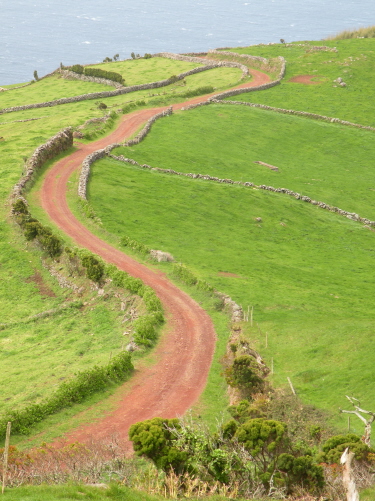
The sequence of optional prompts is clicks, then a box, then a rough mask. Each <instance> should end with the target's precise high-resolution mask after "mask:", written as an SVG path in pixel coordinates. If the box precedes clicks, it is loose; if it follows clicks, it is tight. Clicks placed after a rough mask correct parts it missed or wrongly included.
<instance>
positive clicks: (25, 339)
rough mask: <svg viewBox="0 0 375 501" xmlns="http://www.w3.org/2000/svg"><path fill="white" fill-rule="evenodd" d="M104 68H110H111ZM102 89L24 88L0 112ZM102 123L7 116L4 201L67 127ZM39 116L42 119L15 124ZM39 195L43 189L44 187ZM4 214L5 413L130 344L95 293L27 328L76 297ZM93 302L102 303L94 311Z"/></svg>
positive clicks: (49, 82)
mask: <svg viewBox="0 0 375 501" xmlns="http://www.w3.org/2000/svg"><path fill="white" fill-rule="evenodd" d="M130 63H132V62H130ZM144 63H148V65H145V64H144ZM150 63H151V64H150ZM164 63H165V65H164ZM135 65H137V68H136V70H134V71H133V73H132V75H133V76H132V78H134V81H136V82H148V81H150V69H151V70H152V71H151V76H152V78H151V80H154V79H158V78H163V77H164V76H170V74H177V73H180V72H181V71H186V70H187V69H189V68H190V67H194V66H195V65H194V64H193V65H192V64H190V63H182V62H173V61H170V60H163V59H158V65H157V68H158V70H156V69H153V60H147V61H146V60H143V61H136V62H135ZM103 67H104V68H106V69H107V66H106V65H104V66H103ZM129 71H130V66H129ZM240 74H241V73H240V70H237V69H231V68H229V69H228V68H221V69H217V70H212V71H210V72H205V73H202V74H198V75H193V76H191V77H189V78H188V79H186V85H185V86H184V87H181V86H180V83H178V84H175V85H172V86H169V87H168V88H162V89H156V90H155V92H152V93H150V92H138V93H135V94H130V95H128V96H120V97H116V98H110V99H106V100H105V102H106V104H107V105H108V106H109V109H118V108H119V107H122V106H124V105H125V104H126V103H127V102H129V101H133V100H135V99H140V98H143V99H146V100H149V99H150V97H151V98H152V99H153V100H155V99H160V100H164V102H167V100H168V99H170V97H169V96H170V94H172V93H176V92H180V91H185V90H189V89H192V88H193V89H194V88H196V87H198V86H200V85H208V84H211V85H214V86H215V87H224V88H225V87H228V86H231V85H233V84H234V83H237V81H238V79H239V77H240ZM102 88H105V89H106V90H108V89H109V90H110V87H103V86H101V85H98V84H91V83H86V82H79V81H66V80H62V79H58V78H57V77H55V76H53V77H50V78H47V79H46V80H42V81H40V82H38V83H35V84H33V85H31V86H28V87H26V88H24V89H17V90H14V91H12V92H11V93H9V94H8V93H6V92H4V93H2V94H1V98H2V102H1V104H0V107H7V106H11V105H15V104H27V103H30V102H38V101H43V100H45V99H54V98H59V97H64V96H67V95H78V94H81V93H83V92H96V91H97V90H100V89H102ZM150 94H153V95H152V96H150ZM155 94H156V97H155ZM158 95H159V97H158ZM98 116H102V112H101V111H99V110H98V109H97V106H96V104H95V102H94V101H86V102H80V103H76V104H68V105H64V106H59V107H54V108H44V109H39V110H28V111H24V112H17V113H11V114H4V115H1V117H0V136H2V137H3V140H2V141H1V142H0V151H1V155H2V163H1V167H0V171H1V176H2V183H1V187H0V196H1V197H2V199H3V200H6V199H7V197H8V195H9V193H10V191H11V188H12V186H13V185H14V184H15V183H16V182H17V181H18V179H19V177H20V175H21V173H22V170H23V164H24V160H23V159H24V158H27V157H29V156H30V155H31V154H32V152H33V151H34V149H35V148H36V147H37V146H39V145H40V144H42V143H44V142H45V141H46V140H48V139H49V138H50V137H51V136H52V135H53V134H55V133H56V132H58V131H59V130H61V128H63V127H66V126H69V125H71V126H73V127H77V126H78V125H80V124H82V123H83V122H84V121H85V120H87V119H89V118H92V117H98ZM37 117H42V118H41V119H40V120H35V121H29V122H23V123H20V122H15V121H17V120H25V119H30V118H37ZM35 189H36V190H37V189H38V184H37V185H36V188H35ZM33 200H34V197H33V196H32V197H30V201H31V202H32V201H33ZM0 211H1V220H2V222H1V224H0V235H1V239H0V251H1V266H0V314H1V323H7V324H12V325H10V326H9V327H8V328H6V329H4V330H1V331H0V359H1V363H2V369H3V370H2V376H1V377H0V382H1V383H2V385H3V383H4V382H5V381H6V382H7V386H6V390H5V391H4V392H3V394H2V397H1V398H0V412H2V411H3V410H5V409H6V408H9V407H12V408H14V407H15V406H22V405H23V404H25V403H27V402H30V401H33V402H35V401H37V400H38V399H40V398H42V397H44V396H45V395H47V394H48V393H49V392H50V391H51V390H52V389H53V388H54V385H55V384H57V383H58V382H59V381H60V380H61V379H62V378H63V377H68V376H69V375H70V374H73V373H74V372H76V371H77V370H79V369H84V368H86V367H87V365H89V364H92V363H102V362H103V363H104V362H105V361H106V360H108V357H109V356H110V353H111V352H113V350H116V349H118V348H120V347H121V344H122V341H123V339H124V338H123V337H122V331H123V326H121V318H120V317H119V315H118V304H117V303H118V301H117V300H116V299H111V300H109V301H107V302H106V307H104V304H103V303H104V302H103V301H101V300H100V299H99V298H98V296H97V294H96V293H95V292H94V293H90V292H88V293H87V294H85V296H84V297H83V298H80V299H81V300H82V301H90V304H89V305H87V306H85V307H84V308H83V309H82V310H77V309H72V310H69V312H67V311H62V312H61V313H57V314H55V315H52V316H50V317H47V318H44V319H42V320H41V319H40V320H37V321H34V322H31V323H27V322H26V323H25V322H24V321H26V320H27V319H28V318H29V317H30V316H32V315H35V314H38V313H40V312H44V311H47V310H50V309H53V308H57V307H60V306H64V305H65V304H66V303H67V301H70V300H72V299H76V298H75V296H74V295H73V294H72V293H71V292H70V291H69V290H66V289H61V288H60V287H59V286H58V284H57V282H56V280H55V279H54V278H53V277H51V276H50V274H49V273H48V272H47V271H46V270H45V269H44V268H43V267H42V266H41V262H40V253H39V252H38V251H36V250H34V249H33V248H32V246H30V245H26V242H25V241H24V239H23V237H22V235H20V233H19V231H18V228H16V227H14V226H13V224H12V222H11V220H10V218H9V207H8V206H7V205H3V208H0ZM32 211H33V214H34V215H36V216H37V217H38V218H40V219H41V220H42V221H43V222H44V223H45V224H50V223H49V221H48V220H47V218H46V217H45V216H44V215H43V213H42V212H41V210H40V208H39V207H37V206H34V205H32ZM36 275H37V276H38V281H39V282H41V283H42V285H44V288H45V291H48V292H45V291H44V292H40V291H39V289H38V286H37V284H36V283H35V280H34V281H33V279H32V278H30V277H34V276H36ZM92 297H93V298H96V299H95V301H94V302H93V303H92V305H91V298H92ZM116 301H117V302H116ZM99 340H100V341H99ZM35 360H38V364H35ZM36 365H37V367H36ZM30 374H31V379H30ZM30 383H31V384H30ZM3 388H4V385H3ZM90 403H92V402H90ZM108 405H109V404H108ZM83 408H84V406H81V407H77V408H76V410H78V409H79V410H81V409H83ZM72 414H73V411H67V412H64V421H66V420H68V418H69V419H70V416H71V415H72ZM90 419H92V417H91V418H90ZM57 420H58V418H57ZM47 421H48V424H47V427H48V426H49V427H50V428H51V427H52V428H54V427H55V426H57V422H56V418H55V421H54V418H49V419H48V420H47ZM38 430H39V431H40V432H42V431H44V428H43V425H41V426H38Z"/></svg>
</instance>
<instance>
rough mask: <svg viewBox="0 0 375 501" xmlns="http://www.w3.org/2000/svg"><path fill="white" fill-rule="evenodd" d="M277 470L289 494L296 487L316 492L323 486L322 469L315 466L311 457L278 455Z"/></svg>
mask: <svg viewBox="0 0 375 501" xmlns="http://www.w3.org/2000/svg"><path fill="white" fill-rule="evenodd" d="M277 469H278V471H279V472H280V473H281V476H282V478H283V479H284V482H285V485H286V487H287V489H288V493H289V494H291V493H292V492H293V488H294V486H296V485H299V486H301V487H302V488H304V489H307V490H309V491H310V492H312V491H318V490H319V489H322V487H323V486H324V473H323V468H322V466H320V465H317V464H316V463H315V461H314V459H313V458H312V457H311V456H299V457H295V456H293V455H292V454H288V453H283V454H280V456H279V458H278V461H277Z"/></svg>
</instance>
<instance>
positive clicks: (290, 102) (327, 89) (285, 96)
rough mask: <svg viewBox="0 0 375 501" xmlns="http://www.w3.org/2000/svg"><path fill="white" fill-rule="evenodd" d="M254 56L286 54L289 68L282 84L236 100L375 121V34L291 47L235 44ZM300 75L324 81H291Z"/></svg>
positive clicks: (236, 97) (345, 118) (357, 120)
mask: <svg viewBox="0 0 375 501" xmlns="http://www.w3.org/2000/svg"><path fill="white" fill-rule="evenodd" d="M321 45H323V46H327V47H330V48H333V47H336V48H337V52H331V51H317V50H314V49H312V51H311V52H310V51H309V50H311V46H321ZM233 50H234V51H235V52H238V53H244V54H252V55H254V56H262V57H274V56H275V55H282V56H284V57H285V59H286V61H287V66H286V68H287V70H286V75H285V78H284V80H283V81H282V83H281V85H278V86H277V87H274V88H272V89H269V90H267V91H263V92H251V93H247V94H242V95H240V96H235V97H234V98H229V99H235V100H237V101H241V100H243V101H250V102H254V103H261V104H267V105H269V106H276V107H279V108H287V109H293V110H300V111H308V112H310V113H318V114H321V115H326V116H329V117H336V118H340V119H341V120H348V121H350V122H354V123H359V124H362V125H371V126H374V125H375V121H374V106H375V105H374V99H373V83H372V75H373V74H374V69H375V52H374V51H375V40H374V39H373V38H366V39H352V40H335V41H327V40H324V41H320V42H315V41H314V42H306V46H303V47H300V46H298V45H297V44H295V45H293V44H292V45H288V46H286V47H284V46H282V45H281V44H280V45H271V46H267V45H265V46H251V47H248V48H245V49H233ZM297 75H311V76H313V79H314V80H315V81H317V82H319V83H318V84H316V85H303V84H300V83H294V82H290V81H289V80H290V79H291V78H293V77H295V76H297ZM339 77H341V78H342V79H343V80H344V82H345V83H346V84H347V87H345V88H342V87H340V86H339V85H338V84H337V83H334V80H336V79H337V78H339Z"/></svg>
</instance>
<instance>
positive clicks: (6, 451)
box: [1, 421, 12, 494]
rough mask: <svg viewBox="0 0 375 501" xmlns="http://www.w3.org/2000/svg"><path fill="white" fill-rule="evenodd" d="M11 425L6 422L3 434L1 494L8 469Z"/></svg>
mask: <svg viewBox="0 0 375 501" xmlns="http://www.w3.org/2000/svg"><path fill="white" fill-rule="evenodd" d="M11 426H12V423H11V422H10V421H9V422H8V424H7V431H6V436H5V447H4V461H3V487H2V489H1V494H4V490H5V484H6V477H7V471H8V454H9V441H10V429H11Z"/></svg>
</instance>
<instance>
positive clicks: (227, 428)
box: [222, 419, 238, 439]
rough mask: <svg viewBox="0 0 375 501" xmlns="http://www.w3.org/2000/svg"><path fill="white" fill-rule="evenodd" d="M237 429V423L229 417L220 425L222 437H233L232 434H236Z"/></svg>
mask: <svg viewBox="0 0 375 501" xmlns="http://www.w3.org/2000/svg"><path fill="white" fill-rule="evenodd" d="M237 429H238V423H236V421H235V420H234V419H231V420H230V421H228V422H226V423H225V424H223V426H222V434H223V437H224V438H229V439H231V438H233V437H234V435H235V434H236V431H237Z"/></svg>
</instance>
